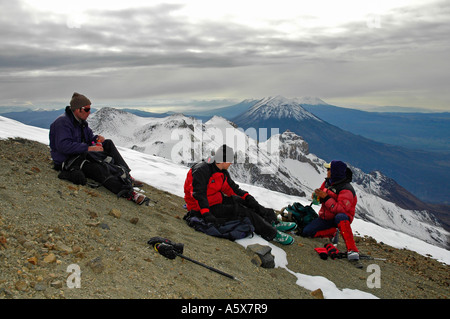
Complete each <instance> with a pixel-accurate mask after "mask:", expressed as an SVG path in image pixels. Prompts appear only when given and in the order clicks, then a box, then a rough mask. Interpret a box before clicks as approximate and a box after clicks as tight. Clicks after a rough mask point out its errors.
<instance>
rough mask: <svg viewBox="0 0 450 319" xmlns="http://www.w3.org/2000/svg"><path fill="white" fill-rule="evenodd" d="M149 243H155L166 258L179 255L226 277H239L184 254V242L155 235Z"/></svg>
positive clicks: (156, 247)
mask: <svg viewBox="0 0 450 319" xmlns="http://www.w3.org/2000/svg"><path fill="white" fill-rule="evenodd" d="M148 244H150V245H153V247H154V248H155V250H156V251H157V252H158V253H160V254H161V255H163V256H164V257H166V258H169V259H175V258H176V256H178V257H181V258H183V259H186V260H188V261H191V262H193V263H194V264H197V265H200V266H202V267H205V268H207V269H209V270H212V271H214V272H216V273H218V274H221V275H222V276H225V277H228V278H231V279H235V280H237V278H235V277H234V276H232V275H229V274H227V273H225V272H223V271H221V270H218V269H216V268H213V267H210V266H208V265H205V264H203V263H201V262H199V261H196V260H194V259H191V258H189V257H186V256H184V255H183V254H182V253H183V248H184V245H183V244H176V243H173V242H171V241H170V240H168V239H165V238H161V237H153V238H151V239H150V240H149V241H148Z"/></svg>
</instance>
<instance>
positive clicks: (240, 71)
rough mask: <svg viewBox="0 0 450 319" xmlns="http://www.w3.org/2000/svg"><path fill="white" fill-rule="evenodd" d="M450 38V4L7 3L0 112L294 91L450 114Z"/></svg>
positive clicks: (223, 99)
mask: <svg viewBox="0 0 450 319" xmlns="http://www.w3.org/2000/svg"><path fill="white" fill-rule="evenodd" d="M449 34H450V1H448V0H445V1H444V0H442V1H441V0H439V1H432V0H422V1H419V0H410V1H406V0H388V1H385V0H378V1H376V0H373V1H360V0H358V1H346V0H340V1H335V0H330V1H328V0H314V1H310V0H309V1H300V0H296V1H294V0H292V1H284V0H277V1H253V0H240V1H233V0H227V1H223V0H221V1H216V0H206V1H197V0H189V1H163V2H160V1H133V0H127V1H111V0H110V1H96V0H89V1H70V3H69V2H67V1H47V0H38V1H31V0H30V1H25V0H24V1H7V0H0V36H1V49H0V105H35V106H45V105H52V104H55V105H58V106H59V105H60V104H62V105H60V106H65V105H67V104H68V103H69V101H70V98H71V95H72V93H73V92H75V91H77V92H79V93H82V94H85V95H86V96H88V97H89V98H90V99H91V101H92V102H93V106H95V105H107V104H110V105H112V106H120V105H125V104H128V105H133V104H135V105H150V104H154V105H156V104H160V105H161V104H162V105H164V104H166V105H168V106H172V105H173V106H175V105H182V104H185V103H186V102H185V101H205V100H206V101H212V102H210V104H211V105H231V104H230V102H231V101H237V102H239V101H241V100H243V99H247V98H254V99H259V98H263V97H267V96H275V95H283V96H285V97H287V98H293V97H302V96H316V97H319V98H321V99H323V100H324V101H326V102H328V103H330V104H335V105H339V106H357V105H358V106H359V105H362V106H365V105H378V106H385V105H389V106H392V105H396V106H412V107H422V108H430V109H440V110H444V111H449V110H450V93H449V91H450V90H448V87H449V84H450V63H449V62H450V61H449V52H450V40H449ZM206 104H208V103H206ZM203 105H205V103H203ZM52 106H53V105H52ZM155 110H156V109H155ZM167 110H170V108H169V107H168V108H167Z"/></svg>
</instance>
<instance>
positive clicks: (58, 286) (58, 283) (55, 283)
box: [50, 280, 63, 289]
mask: <svg viewBox="0 0 450 319" xmlns="http://www.w3.org/2000/svg"><path fill="white" fill-rule="evenodd" d="M50 286H51V287H53V288H56V289H61V288H62V287H63V282H62V281H61V280H55V281H52V282H51V283H50Z"/></svg>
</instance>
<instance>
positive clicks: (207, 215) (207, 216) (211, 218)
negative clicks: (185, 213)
mask: <svg viewBox="0 0 450 319" xmlns="http://www.w3.org/2000/svg"><path fill="white" fill-rule="evenodd" d="M202 217H203V219H204V220H205V221H206V222H207V223H212V224H217V222H218V220H217V218H216V217H215V216H214V215H213V214H211V213H204V214H203V215H202Z"/></svg>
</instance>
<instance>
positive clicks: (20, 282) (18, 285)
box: [14, 280, 28, 291]
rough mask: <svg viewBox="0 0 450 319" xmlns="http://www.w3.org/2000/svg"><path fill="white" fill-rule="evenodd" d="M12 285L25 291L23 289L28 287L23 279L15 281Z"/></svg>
mask: <svg viewBox="0 0 450 319" xmlns="http://www.w3.org/2000/svg"><path fill="white" fill-rule="evenodd" d="M14 286H15V287H16V289H17V290H19V291H25V290H27V288H28V284H27V283H26V282H25V281H23V280H19V281H18V282H16V283H15V284H14Z"/></svg>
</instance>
